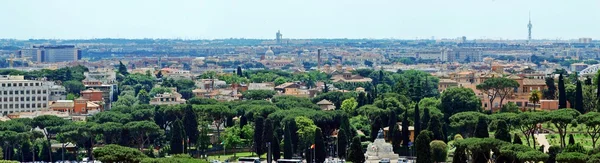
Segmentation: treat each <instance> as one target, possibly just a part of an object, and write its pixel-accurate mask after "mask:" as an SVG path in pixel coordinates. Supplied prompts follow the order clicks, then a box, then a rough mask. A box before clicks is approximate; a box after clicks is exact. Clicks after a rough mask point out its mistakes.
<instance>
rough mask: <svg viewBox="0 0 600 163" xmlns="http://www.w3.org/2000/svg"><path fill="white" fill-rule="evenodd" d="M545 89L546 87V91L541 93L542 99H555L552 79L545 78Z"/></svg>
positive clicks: (554, 86) (554, 87)
mask: <svg viewBox="0 0 600 163" xmlns="http://www.w3.org/2000/svg"><path fill="white" fill-rule="evenodd" d="M546 87H548V89H546V90H545V91H544V92H543V94H544V99H549V100H554V99H556V85H555V83H554V78H553V77H549V78H546Z"/></svg>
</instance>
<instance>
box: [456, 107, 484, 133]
mask: <svg viewBox="0 0 600 163" xmlns="http://www.w3.org/2000/svg"><path fill="white" fill-rule="evenodd" d="M482 118H487V115H485V114H483V113H479V112H472V111H471V112H461V113H457V114H454V115H452V117H450V126H451V127H454V128H458V130H459V131H460V132H462V135H464V136H466V137H471V136H472V135H474V134H475V131H476V127H477V124H478V122H479V119H482Z"/></svg>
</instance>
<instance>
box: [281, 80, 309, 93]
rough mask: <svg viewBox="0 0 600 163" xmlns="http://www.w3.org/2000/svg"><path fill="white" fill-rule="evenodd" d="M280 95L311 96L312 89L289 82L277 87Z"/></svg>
mask: <svg viewBox="0 0 600 163" xmlns="http://www.w3.org/2000/svg"><path fill="white" fill-rule="evenodd" d="M275 91H277V93H278V95H290V96H296V97H310V91H308V90H307V89H306V87H304V86H302V85H300V84H299V83H294V82H288V83H283V84H281V85H278V86H276V87H275Z"/></svg>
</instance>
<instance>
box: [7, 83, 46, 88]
mask: <svg viewBox="0 0 600 163" xmlns="http://www.w3.org/2000/svg"><path fill="white" fill-rule="evenodd" d="M41 85H42V83H2V87H29V86H41Z"/></svg>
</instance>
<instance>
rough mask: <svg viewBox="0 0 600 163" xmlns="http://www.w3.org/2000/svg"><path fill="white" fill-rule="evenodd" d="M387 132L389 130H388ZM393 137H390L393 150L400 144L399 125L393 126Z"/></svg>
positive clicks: (398, 147) (400, 133) (397, 148)
mask: <svg viewBox="0 0 600 163" xmlns="http://www.w3.org/2000/svg"><path fill="white" fill-rule="evenodd" d="M388 132H389V131H388ZM394 135H395V136H394V137H392V147H393V148H394V151H398V150H400V144H402V132H400V127H395V128H394Z"/></svg>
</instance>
